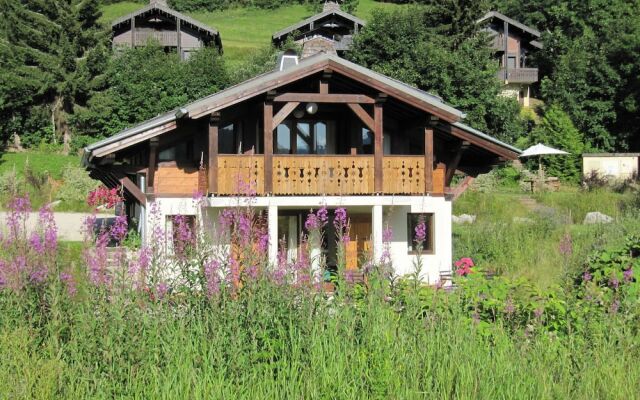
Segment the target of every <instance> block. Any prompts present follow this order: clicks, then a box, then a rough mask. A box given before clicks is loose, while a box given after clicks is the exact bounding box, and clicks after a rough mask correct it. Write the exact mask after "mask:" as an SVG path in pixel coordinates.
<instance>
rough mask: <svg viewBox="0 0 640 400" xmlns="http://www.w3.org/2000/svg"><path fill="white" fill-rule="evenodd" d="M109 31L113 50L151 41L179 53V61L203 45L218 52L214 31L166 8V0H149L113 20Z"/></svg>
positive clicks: (218, 37) (217, 41) (216, 36)
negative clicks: (146, 3) (144, 5)
mask: <svg viewBox="0 0 640 400" xmlns="http://www.w3.org/2000/svg"><path fill="white" fill-rule="evenodd" d="M111 30H112V34H113V40H112V45H113V47H114V49H117V48H118V47H122V46H126V47H136V46H145V45H146V44H147V43H148V42H149V41H155V42H157V43H159V44H160V46H163V47H164V48H165V49H166V51H174V52H176V53H177V54H179V55H180V59H181V60H187V59H188V58H189V56H190V55H191V53H192V52H193V51H196V50H198V49H200V48H202V47H206V46H214V47H216V48H217V49H218V51H220V53H222V40H221V39H220V33H218V31H217V30H215V29H213V28H211V27H209V26H207V25H205V24H203V23H201V22H198V21H196V20H195V19H193V18H191V17H188V16H186V15H184V14H181V13H179V12H177V11H175V10H173V9H171V8H169V6H168V5H167V2H166V0H150V2H149V5H147V6H146V7H144V8H141V9H139V10H137V11H134V12H132V13H131V14H129V15H125V16H124V17H122V18H119V19H117V20H116V21H114V22H113V24H112V25H111Z"/></svg>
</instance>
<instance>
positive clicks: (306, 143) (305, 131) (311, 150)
mask: <svg viewBox="0 0 640 400" xmlns="http://www.w3.org/2000/svg"><path fill="white" fill-rule="evenodd" d="M333 126H334V125H333V123H332V122H329V121H300V120H299V121H285V122H283V123H282V124H280V125H278V127H277V128H276V132H275V149H274V152H275V153H276V154H335V152H336V138H335V129H333Z"/></svg>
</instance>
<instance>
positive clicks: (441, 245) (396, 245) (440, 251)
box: [146, 196, 452, 283]
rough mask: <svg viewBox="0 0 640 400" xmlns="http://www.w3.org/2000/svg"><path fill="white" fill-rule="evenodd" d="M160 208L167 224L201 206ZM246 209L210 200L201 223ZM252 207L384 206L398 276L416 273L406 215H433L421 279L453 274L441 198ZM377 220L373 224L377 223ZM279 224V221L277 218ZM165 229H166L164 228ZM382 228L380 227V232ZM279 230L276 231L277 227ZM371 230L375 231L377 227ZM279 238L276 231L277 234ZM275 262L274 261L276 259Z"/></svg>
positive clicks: (184, 203)
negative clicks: (430, 249)
mask: <svg viewBox="0 0 640 400" xmlns="http://www.w3.org/2000/svg"><path fill="white" fill-rule="evenodd" d="M157 201H158V202H159V203H158V204H159V206H160V207H159V208H160V213H159V214H160V218H161V220H162V221H166V217H167V216H169V215H178V214H186V215H197V214H198V207H197V206H196V204H195V202H194V201H193V200H192V199H190V198H161V199H158V200H157ZM238 205H240V206H246V205H247V202H246V199H238V198H234V197H211V198H208V199H206V204H205V209H204V214H203V215H204V218H203V220H204V221H201V222H202V223H203V224H204V225H205V228H206V229H207V231H210V229H211V226H212V225H213V223H214V222H215V221H216V219H217V215H218V213H219V212H220V210H222V209H223V208H224V207H234V206H238ZM252 205H253V206H254V207H256V208H258V209H263V208H267V207H271V209H272V210H274V209H278V210H280V209H283V208H289V209H291V208H294V207H295V208H297V209H311V208H313V209H318V208H319V207H322V206H323V205H324V206H327V207H329V208H335V207H346V208H347V211H348V212H349V209H350V208H352V209H355V210H357V211H358V212H359V213H362V212H363V210H370V211H373V206H374V205H382V206H383V207H382V210H383V218H382V225H385V224H387V223H388V224H389V226H390V227H391V229H392V230H393V237H392V242H391V257H392V261H393V266H394V269H395V271H396V274H397V275H401V276H402V275H407V274H411V273H413V272H414V262H415V260H416V256H415V255H411V254H409V252H408V243H407V242H408V238H407V233H408V232H407V214H408V213H433V214H434V218H435V220H434V224H433V228H434V253H433V254H425V255H422V263H423V269H422V274H421V278H422V279H423V280H424V281H425V282H429V283H436V282H437V281H438V280H439V277H440V272H441V271H450V270H451V265H452V237H451V201H449V200H446V199H445V198H444V197H442V196H438V197H431V196H342V197H341V196H286V197H284V196H282V197H276V196H273V197H266V196H265V197H257V198H255V199H252ZM146 209H147V221H148V224H149V225H148V228H147V232H151V230H152V229H153V227H152V226H150V224H151V222H152V219H153V218H152V216H151V215H150V213H151V209H152V207H151V203H149V204H148V206H147V208H146ZM375 220H376V219H375V218H373V219H372V221H374V222H375ZM276 222H277V219H276ZM276 225H277V224H276ZM163 228H164V227H163ZM382 228H383V227H382V226H381V227H380V229H382ZM276 230H277V228H276ZM372 230H374V231H375V230H376V227H375V226H374V227H373V229H372ZM275 235H276V237H277V232H276V233H275ZM274 261H275V260H274Z"/></svg>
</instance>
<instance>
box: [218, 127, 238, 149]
mask: <svg viewBox="0 0 640 400" xmlns="http://www.w3.org/2000/svg"><path fill="white" fill-rule="evenodd" d="M237 150H238V149H237V148H236V131H235V126H234V124H228V125H225V126H223V127H221V128H220V130H219V131H218V152H220V154H236V152H237Z"/></svg>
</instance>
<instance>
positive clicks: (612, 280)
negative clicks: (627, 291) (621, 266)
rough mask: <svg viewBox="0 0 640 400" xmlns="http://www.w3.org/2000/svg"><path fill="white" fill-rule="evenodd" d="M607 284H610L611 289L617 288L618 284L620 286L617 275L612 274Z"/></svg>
mask: <svg viewBox="0 0 640 400" xmlns="http://www.w3.org/2000/svg"><path fill="white" fill-rule="evenodd" d="M609 286H611V287H612V288H613V289H617V288H618V286H620V281H619V280H618V277H617V276H615V275H614V276H612V277H611V278H610V279H609Z"/></svg>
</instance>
